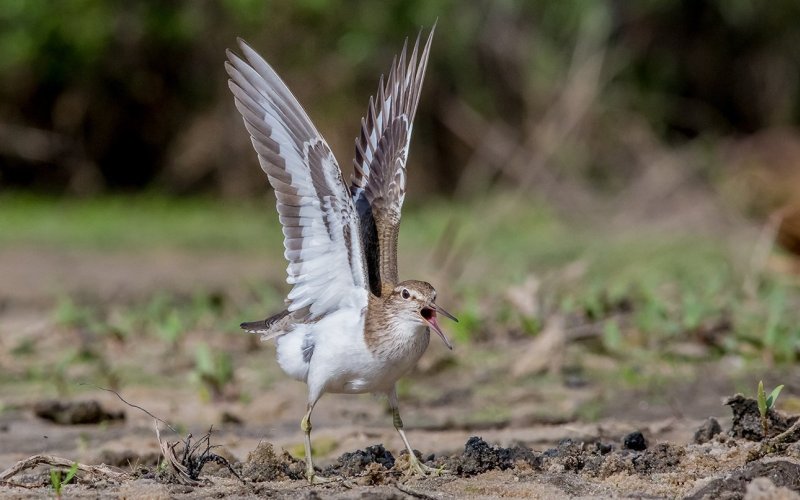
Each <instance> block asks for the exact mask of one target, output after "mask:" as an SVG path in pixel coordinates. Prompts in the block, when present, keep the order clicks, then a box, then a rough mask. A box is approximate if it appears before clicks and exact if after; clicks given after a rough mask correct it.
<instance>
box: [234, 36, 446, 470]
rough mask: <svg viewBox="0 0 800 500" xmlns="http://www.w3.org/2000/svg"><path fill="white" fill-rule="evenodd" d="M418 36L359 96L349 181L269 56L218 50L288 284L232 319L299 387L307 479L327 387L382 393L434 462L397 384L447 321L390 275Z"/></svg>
mask: <svg viewBox="0 0 800 500" xmlns="http://www.w3.org/2000/svg"><path fill="white" fill-rule="evenodd" d="M420 36H421V33H420V35H418V36H417V41H416V43H415V44H414V48H413V50H412V51H411V55H410V57H408V61H407V51H406V49H407V46H408V41H406V44H404V46H403V50H402V52H401V53H400V56H399V57H395V59H394V62H393V63H392V67H391V69H390V71H389V74H388V77H386V79H384V78H383V76H382V77H381V79H380V83H379V84H378V92H377V95H376V96H375V98H374V99H373V98H372V97H371V98H370V100H369V107H368V109H367V115H366V117H365V118H363V119H362V120H361V130H360V134H359V135H358V137H357V138H356V150H355V159H354V171H353V176H352V179H351V183H350V186H349V189H348V187H347V186H346V185H345V182H344V179H343V177H342V172H341V170H340V168H339V166H338V164H337V162H336V159H335V158H334V156H333V153H332V152H331V149H330V147H328V144H327V143H326V142H325V140H324V139H323V138H322V136H321V135H320V133H319V132H318V131H317V129H316V128H315V127H314V125H313V123H312V122H311V120H310V119H309V117H308V115H307V114H306V112H305V111H304V110H303V108H302V106H300V104H299V103H298V102H297V100H296V99H295V97H294V96H293V95H292V93H291V92H290V91H289V89H288V88H287V87H286V85H285V84H284V83H283V81H281V79H280V77H278V75H277V74H276V73H275V71H274V70H273V69H272V68H271V67H270V66H269V64H267V62H266V61H264V59H263V58H262V57H261V56H259V55H258V54H257V53H256V52H255V51H254V50H253V49H252V48H250V46H248V45H247V44H246V43H245V42H244V41H242V40H239V46H240V48H241V51H242V54H243V57H240V56H238V55H236V54H234V53H233V52H231V51H227V55H228V61H226V63H225V68H226V70H227V71H228V75H230V80H229V81H228V86H229V87H230V89H231V91H232V92H233V95H234V98H235V103H236V108H237V109H238V110H239V112H240V113H241V114H242V116H243V118H244V124H245V127H246V128H247V130H248V131H249V132H250V136H251V139H252V143H253V147H254V148H255V150H256V152H257V153H258V160H259V162H260V164H261V168H262V169H263V170H264V172H266V174H267V177H268V179H269V182H270V184H271V185H272V187H273V189H274V191H275V196H276V198H277V209H278V214H279V218H280V221H281V224H282V225H283V234H284V247H285V249H286V250H285V253H284V255H285V257H286V259H287V260H288V261H289V266H288V268H287V273H288V277H287V280H286V281H287V282H288V283H289V284H290V285H292V289H291V292H290V293H289V295H288V297H287V299H286V303H287V308H286V309H285V310H284V311H282V312H280V313H278V314H275V315H274V316H271V317H269V318H267V319H265V320H262V321H254V322H248V323H242V325H241V326H242V328H243V329H245V330H247V331H249V332H253V333H257V334H261V337H262V339H264V340H266V339H271V338H274V339H276V344H277V357H278V363H279V364H280V366H281V368H282V369H283V371H284V372H286V373H287V374H288V375H289V376H291V377H293V378H295V379H297V380H301V381H303V382H305V383H306V384H307V385H308V406H307V409H306V413H305V416H304V417H303V419H302V421H301V423H300V427H301V429H302V430H303V432H304V433H305V454H306V475H307V477H308V480H309V481H310V482H312V483H313V482H319V481H322V480H323V478H320V477H319V476H316V474H315V471H314V465H313V463H312V459H311V412H312V410H313V409H314V405H315V404H316V403H317V401H318V400H319V398H320V397H321V396H322V394H323V393H326V392H332V393H351V394H356V393H366V392H372V393H377V394H386V395H387V396H388V400H389V406H390V408H391V410H392V416H393V421H394V426H395V428H396V429H397V432H398V433H399V434H400V437H401V438H402V440H403V443H404V444H405V447H406V449H407V450H408V452H409V460H410V465H411V467H412V470H413V471H415V472H417V473H420V474H426V473H432V472H438V471H436V470H434V469H432V468H430V467H427V466H425V465H424V464H422V463H420V462H419V460H417V458H416V456H415V455H414V451H413V449H412V448H411V445H410V444H409V442H408V438H406V434H405V432H404V431H403V421H402V419H401V418H400V411H399V409H398V401H397V391H396V389H395V383H396V382H397V380H398V379H399V378H400V377H401V376H402V375H404V374H405V373H406V372H408V371H409V370H410V369H411V368H412V367H413V366H414V365H415V363H416V362H417V360H419V358H420V356H422V353H423V352H424V351H425V349H426V348H427V347H428V342H429V340H430V329H431V328H432V329H433V330H434V331H435V332H436V333H437V334H439V336H440V337H441V339H442V340H443V341H444V343H445V345H447V347H448V348H450V349H452V348H453V347H452V345H451V344H450V341H449V340H448V339H447V337H446V336H445V334H444V333H443V332H442V329H441V328H440V327H439V323H438V322H437V319H436V318H437V314H442V315H443V316H446V317H448V318H450V319H452V320H456V318H455V317H453V315H451V314H450V313H448V312H447V311H445V310H444V309H442V308H441V307H439V306H438V305H436V302H435V301H436V290H434V288H433V286H431V285H430V284H429V283H426V282H424V281H415V280H409V281H403V282H399V280H398V277H397V237H398V232H399V229H400V211H401V208H402V205H403V199H404V198H405V193H406V159H407V158H408V149H409V142H410V139H411V130H412V121H413V119H414V114H415V112H416V109H417V104H418V103H419V97H420V89H421V88H422V82H423V80H424V77H425V68H426V66H427V63H428V55H429V53H430V47H431V40H432V38H433V29H432V30H431V32H430V34H429V35H428V38H427V41H426V42H425V46H424V48H423V49H422V52H419V42H420Z"/></svg>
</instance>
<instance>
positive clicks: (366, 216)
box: [350, 26, 436, 295]
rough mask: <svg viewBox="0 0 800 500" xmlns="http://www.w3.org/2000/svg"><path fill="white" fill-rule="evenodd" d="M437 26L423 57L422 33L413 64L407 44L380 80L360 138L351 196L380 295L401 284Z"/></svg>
mask: <svg viewBox="0 0 800 500" xmlns="http://www.w3.org/2000/svg"><path fill="white" fill-rule="evenodd" d="M435 28H436V27H435V26H434V28H433V29H431V32H430V34H429V35H428V39H427V41H426V42H425V47H424V48H423V49H422V54H421V55H419V56H418V54H419V41H420V35H421V34H422V33H421V32H420V35H417V41H416V43H415V44H414V49H413V50H412V51H411V57H410V58H409V60H408V63H406V48H407V44H406V45H403V50H402V52H401V53H400V57H399V58H395V60H394V61H393V62H392V68H391V70H390V71H389V76H388V77H387V78H386V79H385V80H384V78H383V76H381V80H380V83H379V84H378V94H377V96H376V97H375V98H374V99H373V98H372V97H370V99H369V107H368V109H367V116H365V117H364V118H362V120H361V134H360V135H359V136H358V138H357V139H356V155H355V159H354V160H353V164H354V167H355V168H354V170H353V178H352V180H351V185H350V192H351V194H352V196H353V200H354V201H355V205H356V208H357V209H358V214H359V218H360V220H361V237H362V240H363V242H364V251H365V253H366V259H367V269H368V276H369V284H370V289H371V290H372V293H374V294H375V295H381V294H382V293H387V292H388V291H389V290H391V289H392V288H393V287H394V285H396V284H397V282H398V277H397V235H398V233H399V231H400V211H401V209H402V208H403V200H404V198H405V195H406V159H407V158H408V148H409V143H410V141H411V129H412V124H413V120H414V114H415V113H416V111H417V104H418V103H419V96H420V90H421V89H422V82H423V80H424V78H425V67H426V66H427V64H428V55H429V53H430V48H431V40H432V39H433V32H434V30H435ZM418 57H419V60H418ZM376 100H377V101H376Z"/></svg>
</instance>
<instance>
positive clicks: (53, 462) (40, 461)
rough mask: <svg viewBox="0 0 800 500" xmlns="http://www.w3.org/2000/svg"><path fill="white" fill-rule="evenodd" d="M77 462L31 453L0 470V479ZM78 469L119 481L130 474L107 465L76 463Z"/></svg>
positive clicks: (66, 466)
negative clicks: (42, 466)
mask: <svg viewBox="0 0 800 500" xmlns="http://www.w3.org/2000/svg"><path fill="white" fill-rule="evenodd" d="M76 463H77V462H74V461H72V460H67V459H66V458H61V457H56V456H53V455H33V456H32V457H28V458H26V459H24V460H20V461H19V462H17V463H15V464H14V465H12V466H11V467H9V468H8V469H6V470H4V471H3V472H0V481H4V482H5V481H8V480H9V479H11V478H12V477H14V476H16V475H17V474H19V473H20V472H22V471H24V470H27V469H33V468H34V467H37V466H39V465H50V466H51V467H65V468H70V467H72V466H74V465H75V464H76ZM78 470H79V471H81V472H86V473H87V474H94V475H96V476H103V477H105V478H108V479H113V480H115V481H121V480H123V479H129V478H130V475H129V474H127V473H125V472H122V471H118V470H114V469H112V468H110V467H108V466H107V465H86V464H81V463H78Z"/></svg>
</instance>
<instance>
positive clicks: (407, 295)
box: [400, 288, 411, 299]
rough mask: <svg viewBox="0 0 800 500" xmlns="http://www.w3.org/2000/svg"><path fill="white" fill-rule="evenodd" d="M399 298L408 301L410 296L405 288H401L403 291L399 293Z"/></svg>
mask: <svg viewBox="0 0 800 500" xmlns="http://www.w3.org/2000/svg"><path fill="white" fill-rule="evenodd" d="M400 296H401V297H403V298H404V299H410V298H411V294H410V293H409V292H408V290H407V289H405V288H403V291H402V292H400Z"/></svg>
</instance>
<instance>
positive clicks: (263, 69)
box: [225, 40, 367, 320]
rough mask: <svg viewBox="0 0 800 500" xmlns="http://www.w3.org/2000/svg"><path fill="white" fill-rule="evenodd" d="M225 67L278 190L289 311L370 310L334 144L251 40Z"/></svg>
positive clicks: (304, 314) (309, 316) (305, 316)
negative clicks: (252, 45) (260, 54)
mask: <svg viewBox="0 0 800 500" xmlns="http://www.w3.org/2000/svg"><path fill="white" fill-rule="evenodd" d="M239 46H240V48H241V51H242V54H243V57H239V56H238V55H236V54H234V53H233V52H230V51H228V52H227V55H228V61H226V63H225V67H226V69H227V71H228V75H229V76H230V80H229V82H228V86H229V87H230V89H231V92H232V93H233V96H234V100H235V104H236V109H238V110H239V112H240V113H241V115H242V118H243V119H244V124H245V127H246V128H247V131H248V132H249V133H250V137H251V141H252V143H253V148H254V149H255V151H256V153H257V154H258V160H259V163H260V165H261V168H262V169H263V170H264V172H265V173H266V174H267V178H268V179H269V182H270V184H271V185H272V188H273V189H274V191H275V197H276V206H277V209H278V215H279V220H280V222H281V225H282V226H283V234H284V248H285V252H284V255H285V257H286V259H287V261H288V262H289V265H288V266H287V269H286V271H287V278H286V281H287V282H288V283H289V284H291V285H292V290H291V291H290V293H289V295H288V298H287V301H288V303H289V305H288V311H289V312H291V313H294V314H295V315H300V318H299V319H301V320H315V319H318V318H320V317H322V316H324V315H325V314H327V313H329V312H331V311H334V310H337V309H339V308H340V307H342V306H343V305H347V306H348V307H349V306H353V307H359V308H361V307H364V306H366V303H367V275H366V264H365V260H364V257H363V252H362V245H361V240H360V233H359V224H358V215H357V212H356V209H355V205H354V202H353V200H352V198H351V196H350V193H348V191H347V188H346V186H345V183H344V180H343V179H342V174H341V170H340V169H339V165H338V164H337V163H336V159H335V158H334V156H333V153H332V152H331V149H330V147H329V146H328V144H327V143H326V142H325V140H324V139H323V138H322V136H321V135H320V134H319V132H317V130H316V128H315V127H314V125H313V124H312V122H311V120H310V119H309V117H308V115H307V114H306V113H305V111H304V110H303V108H302V107H301V106H300V104H299V103H298V102H297V100H296V99H295V98H294V96H293V95H292V93H291V92H290V91H289V89H288V88H287V87H286V85H285V84H284V83H283V82H282V81H281V79H280V77H278V75H277V74H276V73H275V71H274V70H273V69H272V68H271V67H270V66H269V64H267V62H266V61H264V59H263V58H261V56H259V55H258V54H257V53H256V52H255V51H254V50H253V49H252V48H250V47H249V46H248V45H247V44H246V43H245V42H244V41H242V40H240V41H239Z"/></svg>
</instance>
